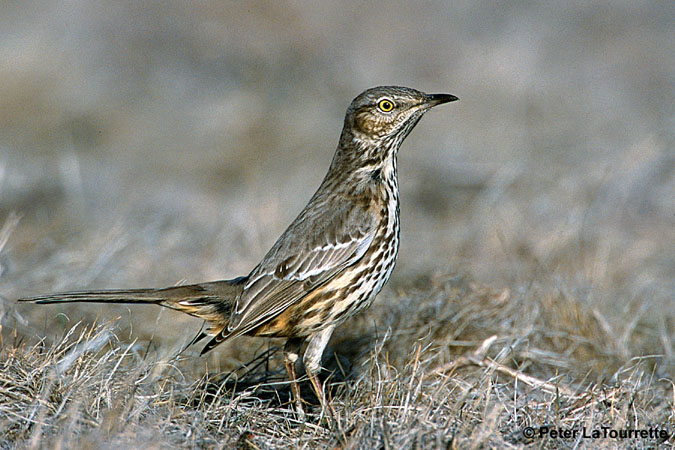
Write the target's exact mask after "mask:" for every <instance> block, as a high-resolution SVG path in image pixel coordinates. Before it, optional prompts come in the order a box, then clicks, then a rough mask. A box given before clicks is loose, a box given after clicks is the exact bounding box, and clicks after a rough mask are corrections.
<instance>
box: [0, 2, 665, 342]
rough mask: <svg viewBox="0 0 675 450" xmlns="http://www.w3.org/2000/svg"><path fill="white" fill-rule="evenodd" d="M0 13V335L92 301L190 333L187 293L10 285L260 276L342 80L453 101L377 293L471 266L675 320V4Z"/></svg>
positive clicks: (344, 101) (420, 144)
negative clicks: (112, 300)
mask: <svg viewBox="0 0 675 450" xmlns="http://www.w3.org/2000/svg"><path fill="white" fill-rule="evenodd" d="M0 9H1V10H2V14H0V295H1V296H2V297H3V298H4V299H5V300H4V301H3V303H2V308H3V312H4V315H3V324H4V327H3V332H5V333H7V332H9V331H8V330H19V334H22V333H23V334H30V335H31V336H35V335H36V332H35V330H36V329H37V330H38V331H37V334H38V335H39V334H44V333H48V332H58V331H59V330H60V329H61V328H59V326H61V327H68V326H71V325H72V324H73V323H74V322H76V321H77V320H79V319H80V318H81V317H82V316H83V315H84V316H88V317H89V318H94V317H99V318H110V317H114V316H115V315H117V316H123V317H124V320H129V319H131V320H132V324H133V323H136V330H135V331H134V336H138V335H139V334H140V335H144V334H155V333H157V334H159V335H161V334H165V335H169V336H171V335H172V331H174V330H178V331H179V333H178V334H179V335H182V334H183V330H184V326H189V327H192V328H194V329H195V331H196V330H197V329H198V328H199V321H198V320H196V319H192V318H187V317H183V316H181V315H178V314H174V313H173V312H171V311H165V312H162V313H161V314H163V317H161V318H160V319H161V320H160V321H158V323H159V324H160V325H159V326H154V327H150V326H149V325H148V324H149V323H154V321H155V319H156V318H157V315H158V314H159V311H158V310H157V309H154V308H152V307H150V308H144V307H138V308H135V309H134V312H133V317H132V314H131V312H130V310H129V308H127V307H112V306H111V307H104V308H103V312H102V309H101V307H100V306H78V307H66V308H64V307H54V306H51V307H40V308H38V307H34V306H31V305H18V306H17V305H16V304H15V303H14V299H16V298H18V297H20V296H26V295H35V294H39V293H44V292H50V291H62V290H72V289H86V288H126V287H141V286H142V287H162V286H167V285H172V284H177V283H185V282H199V281H206V280H214V279H221V278H230V277H235V276H238V275H243V274H246V273H248V272H249V271H250V270H251V268H252V267H253V266H254V265H255V264H256V263H257V262H258V261H259V260H260V258H261V257H262V256H263V255H264V254H265V252H266V250H267V249H268V248H269V247H270V246H271V245H272V244H273V242H274V240H275V239H276V238H277V237H278V235H279V234H280V233H281V232H282V231H283V230H284V228H285V227H286V226H287V225H288V224H289V223H290V221H291V220H292V219H293V218H294V217H295V215H296V214H297V213H298V212H299V211H300V210H301V209H302V207H303V206H304V204H305V203H306V201H307V200H308V199H309V197H310V196H311V194H312V193H313V192H314V190H315V189H316V187H317V186H318V184H319V183H320V181H321V179H322V178H323V176H324V174H325V171H326V170H327V168H328V165H329V163H330V160H331V158H332V155H333V152H334V149H335V146H336V145H337V140H338V136H339V133H340V130H341V126H342V120H343V117H344V112H345V109H346V108H347V106H348V105H349V103H350V101H351V100H352V98H354V97H355V96H356V95H357V94H359V93H360V92H361V91H363V90H364V89H366V88H368V87H372V86H376V85H383V84H396V85H404V86H409V87H414V88H416V89H420V90H424V91H426V92H448V93H452V94H455V95H457V96H458V97H460V99H461V101H460V102H458V103H453V104H450V105H445V106H443V107H441V108H438V109H436V110H434V111H432V112H431V113H429V114H428V115H427V116H426V117H425V118H424V120H423V121H422V122H421V123H420V124H419V125H418V126H417V128H416V129H415V131H414V132H413V133H412V135H411V136H410V137H409V138H408V139H407V141H406V142H405V143H404V145H403V148H402V149H401V152H400V153H399V176H400V186H401V201H402V208H401V214H402V227H403V229H402V233H401V234H402V245H401V250H400V254H399V262H398V265H397V269H396V270H395V271H394V275H393V278H392V281H391V283H390V284H389V285H388V286H387V288H386V289H385V291H384V292H383V294H381V295H380V297H379V298H378V301H379V302H387V301H395V295H396V292H397V291H398V290H405V289H408V288H409V286H411V285H415V286H419V285H423V284H424V283H425V281H424V280H426V279H429V278H431V277H438V276H443V275H444V274H448V273H455V272H462V273H464V274H468V275H469V276H470V277H472V278H475V279H476V280H479V281H480V282H481V283H486V284H489V285H493V286H495V287H498V288H501V287H508V288H509V289H510V290H511V292H513V293H515V294H517V293H518V292H519V291H520V290H523V289H527V286H529V285H531V284H532V283H536V282H547V283H553V284H554V285H555V286H557V287H558V288H559V289H560V290H562V291H566V292H570V293H571V295H574V296H575V297H577V298H581V299H582V300H583V301H585V302H589V303H591V304H592V305H593V308H597V309H598V310H599V311H602V312H603V313H604V314H607V315H608V317H610V318H611V317H612V313H613V311H621V314H623V315H625V312H626V311H627V310H630V309H631V308H634V309H635V314H636V315H639V316H641V317H642V316H645V317H652V319H648V320H653V321H656V322H658V323H657V324H656V326H657V327H664V326H665V327H666V328H668V329H672V327H675V322H674V321H675V319H674V317H675V314H674V309H675V306H674V305H673V303H675V302H673V301H672V299H673V294H674V292H675V285H674V283H673V280H674V279H675V270H674V269H675V251H674V247H675V227H674V225H675V224H674V222H675V218H674V206H675V202H674V201H675V176H674V172H675V152H673V137H674V136H673V135H674V130H675V115H674V114H673V104H675V101H674V100H675V99H674V98H673V97H674V96H673V93H674V92H675V90H674V87H675V86H674V74H675V57H674V50H675V49H674V48H673V42H675V4H674V3H673V2H670V1H664V2H658V1H655V2H636V1H620V0H617V1H596V2H586V1H568V2H527V1H520V2H494V1H471V2H468V1H459V2H445V1H437V2H433V1H431V2H423V3H419V2H409V1H402V0H395V1H374V2H368V3H367V5H364V3H363V2H360V1H341V2H321V3H320V4H317V2H309V1H305V2H303V1H251V2H221V1H202V2H188V1H165V2H136V1H116V2H96V1H91V0H82V1H69V2H62V1H39V2H38V1H30V0H29V1H22V2H14V1H3V2H1V7H0ZM636 305H638V306H636ZM167 317H170V319H167ZM149 321H150V322H149ZM59 324H60V325H59ZM185 324H187V325H185ZM610 326H611V322H610ZM666 348H668V347H667V346H666ZM670 348H671V349H672V346H671V347H670Z"/></svg>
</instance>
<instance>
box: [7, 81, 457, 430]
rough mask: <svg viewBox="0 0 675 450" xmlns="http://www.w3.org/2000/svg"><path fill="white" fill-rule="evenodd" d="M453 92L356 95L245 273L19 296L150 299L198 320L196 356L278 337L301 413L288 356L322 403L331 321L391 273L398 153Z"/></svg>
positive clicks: (338, 320)
mask: <svg viewBox="0 0 675 450" xmlns="http://www.w3.org/2000/svg"><path fill="white" fill-rule="evenodd" d="M456 100H459V99H458V98H457V97H456V96H454V95H451V94H426V93H424V92H421V91H418V90H415V89H411V88H407V87H401V86H378V87H374V88H370V89H367V90H365V91H364V92H362V93H361V94H359V95H358V96H357V97H356V98H354V100H353V101H352V102H351V104H350V105H349V107H348V108H347V112H346V114H345V119H344V125H343V128H342V132H341V134H340V139H339V143H338V146H337V150H336V151H335V154H334V156H333V159H332V161H331V164H330V167H329V169H328V172H327V173H326V175H325V177H324V179H323V181H322V182H321V184H320V186H319V187H318V189H317V190H316V192H315V193H314V195H313V196H312V197H311V199H310V200H309V202H308V203H307V205H306V206H305V207H304V209H303V210H302V211H301V212H300V214H299V215H298V216H297V217H296V218H295V220H293V222H292V223H291V224H290V225H289V226H288V228H287V229H286V230H285V231H284V232H283V233H282V234H281V236H280V237H279V238H278V239H277V241H276V242H275V243H274V245H273V246H272V248H271V249H270V250H269V251H268V252H267V254H266V255H265V256H264V257H263V258H262V260H261V261H260V263H259V264H258V265H257V266H255V267H254V268H253V269H252V270H251V272H250V273H249V274H248V275H245V276H240V277H237V278H234V279H229V280H220V281H211V282H205V283H198V284H191V285H182V286H174V287H168V288H162V289H157V288H149V289H114V290H88V291H73V292H64V293H54V294H47V295H40V296H36V297H28V298H22V299H19V300H18V301H20V302H31V303H37V304H50V303H69V302H94V303H126V304H140V303H144V304H147V303H150V304H156V305H160V306H163V307H167V308H171V309H174V310H178V311H182V312H184V313H187V314H189V315H191V316H194V317H198V318H200V319H203V320H204V321H205V324H206V328H204V331H202V332H200V334H198V335H197V336H196V337H195V338H194V339H193V340H192V341H191V343H190V344H195V343H197V342H199V341H201V340H202V339H203V338H206V337H210V339H209V340H208V342H207V343H206V345H205V346H204V347H203V349H202V350H201V354H202V355H203V354H204V353H206V352H208V351H210V350H212V349H213V348H215V347H216V346H217V345H219V344H221V343H222V342H224V341H226V340H228V339H233V338H235V337H237V336H242V335H248V336H263V337H276V338H285V339H286V343H285V345H284V347H283V362H284V365H285V367H286V370H287V372H288V378H289V381H290V386H291V392H292V395H293V401H294V403H295V407H296V410H297V412H298V413H299V414H300V415H301V416H302V417H304V409H303V406H302V403H303V400H302V398H301V395H300V387H299V384H298V378H297V372H296V363H297V361H298V359H299V358H300V354H301V350H302V348H303V346H305V345H306V348H305V351H304V354H303V356H302V363H303V365H304V368H305V373H306V374H307V377H308V378H309V380H310V382H311V384H312V387H313V390H314V392H315V393H316V395H317V397H318V399H319V401H320V404H321V406H322V408H325V407H327V406H328V407H330V410H331V411H333V409H332V405H330V404H328V402H327V398H326V395H325V392H324V389H323V386H322V383H321V381H320V380H319V377H318V374H319V373H320V370H321V358H322V355H323V352H324V350H325V348H326V346H327V344H328V341H329V339H330V337H331V335H332V333H333V331H334V330H335V328H336V327H337V326H338V325H340V324H342V323H343V322H345V321H346V320H347V319H349V318H350V317H352V316H354V315H355V314H357V313H358V312H360V311H362V310H364V309H366V308H367V307H368V306H370V304H371V303H372V301H373V299H374V298H375V296H376V295H377V294H378V293H379V292H380V290H381V289H382V287H383V286H384V285H385V283H386V282H387V280H388V279H389V277H390V275H391V273H392V270H393V269H394V265H395V263H396V258H397V256H398V249H399V235H400V222H399V187H398V175H397V163H396V160H397V154H398V150H399V148H400V146H401V144H402V142H403V140H404V139H405V138H406V137H407V136H408V135H409V134H410V132H411V131H412V130H413V128H414V127H415V126H416V125H417V123H418V122H419V120H420V119H421V118H422V116H423V115H424V114H425V113H426V112H427V111H429V110H430V109H431V108H433V107H434V106H437V105H440V104H443V103H448V102H454V101H456Z"/></svg>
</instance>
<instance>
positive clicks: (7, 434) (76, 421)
mask: <svg viewBox="0 0 675 450" xmlns="http://www.w3.org/2000/svg"><path fill="white" fill-rule="evenodd" d="M424 284H427V286H428V287H426V288H422V289H419V290H415V291H410V292H406V293H402V294H398V295H396V297H395V299H389V301H388V302H386V303H385V302H380V303H378V304H377V305H376V306H375V307H374V308H373V309H372V310H371V312H370V313H369V314H366V315H364V316H362V317H360V318H358V319H357V320H356V321H355V323H352V324H351V326H348V327H344V329H342V330H341V331H340V332H339V333H338V335H337V336H336V338H335V339H334V340H333V341H332V347H331V349H332V351H330V352H328V355H327V356H328V357H327V361H326V366H327V367H328V368H329V369H330V370H331V371H332V372H331V375H330V376H329V380H330V386H331V387H330V392H331V395H332V398H333V405H334V407H335V410H336V411H337V414H338V418H337V419H338V422H339V425H338V426H335V425H334V424H333V425H332V426H331V425H330V421H328V420H326V419H325V418H322V417H321V411H320V408H319V407H318V406H316V405H314V407H313V409H312V412H311V414H310V415H309V418H308V420H307V422H306V423H301V422H298V420H297V419H296V417H295V415H294V413H293V409H292V407H291V405H289V399H290V395H289V389H288V386H287V383H286V382H285V381H284V374H283V370H281V367H282V365H281V364H280V361H279V352H278V351H277V349H276V348H274V347H272V348H270V349H269V351H267V352H263V354H262V356H260V357H259V358H258V359H257V360H256V361H252V362H251V363H249V364H248V366H247V367H242V368H240V369H239V370H235V371H232V372H230V373H227V374H222V373H218V372H217V371H216V372H209V370H208V368H205V369H206V370H204V368H203V364H202V363H201V362H200V360H199V358H198V357H196V356H186V355H178V354H173V355H170V356H168V357H166V358H163V357H160V355H159V353H158V352H157V351H154V350H152V346H151V345H147V344H143V345H141V344H139V343H137V342H134V341H132V342H121V341H120V340H119V339H118V338H117V337H116V334H115V329H116V326H115V324H114V323H100V324H95V325H92V326H86V325H83V324H76V325H75V326H73V327H72V328H70V329H69V330H68V333H67V334H66V335H64V336H62V337H59V338H57V339H56V340H55V341H54V342H53V343H52V342H49V343H48V342H47V341H45V340H42V341H39V342H37V343H35V342H26V340H25V339H24V338H21V337H20V336H19V335H17V334H14V335H10V336H9V337H5V340H4V342H3V343H2V358H1V359H0V377H1V381H0V413H1V417H2V419H1V420H0V427H1V430H2V436H3V441H4V442H5V444H3V448H16V447H24V446H28V447H33V448H120V447H122V448H131V447H134V448H138V447H149V448H169V447H176V446H180V447H190V448H204V447H206V448H233V447H237V446H239V448H288V447H297V448H333V447H338V448H439V447H441V448H444V447H448V448H485V447H493V448H494V447H499V448H522V447H528V446H530V445H531V446H533V447H536V448H560V447H570V448H573V447H579V446H581V447H603V448H614V447H617V446H621V447H622V446H624V445H629V446H632V447H634V448H655V447H663V448H669V447H670V446H672V445H673V438H670V439H669V440H666V441H663V440H659V439H638V440H629V441H616V440H612V439H605V440H589V439H586V440H583V439H577V440H574V439H571V440H560V439H533V440H528V439H526V438H525V437H524V436H523V434H522V430H523V429H524V427H526V426H532V427H535V428H538V427H560V428H565V429H581V428H582V427H586V428H587V429H588V430H591V429H600V427H603V426H604V427H610V428H613V429H625V428H649V427H659V428H666V429H669V432H670V433H672V432H673V430H672V424H673V421H674V420H675V408H674V403H673V400H674V395H675V394H674V391H673V382H672V378H669V374H672V370H673V362H672V360H670V361H667V360H666V359H665V358H664V356H663V355H658V354H655V353H654V352H658V351H659V349H658V347H659V341H660V338H663V339H670V338H671V337H672V336H659V333H660V332H662V331H663V330H661V331H659V330H652V329H649V328H646V329H645V328H644V326H643V325H642V324H639V325H638V326H637V327H636V328H638V329H641V330H643V331H642V333H643V334H647V335H651V338H649V339H642V340H641V343H640V344H638V345H639V347H637V348H633V349H632V350H631V354H630V355H627V356H625V355H623V354H622V351H621V349H617V346H616V343H615V342H614V341H613V340H612V339H611V337H610V336H608V335H607V334H606V332H605V331H604V330H603V326H602V324H601V322H602V319H601V318H599V317H598V313H597V312H595V311H593V310H592V309H591V308H590V307H589V306H588V305H585V304H584V302H582V301H580V300H578V299H574V298H570V297H569V296H567V295H565V294H562V293H560V292H556V291H550V290H547V289H546V288H545V287H541V286H534V285H533V286H530V287H529V288H528V289H527V290H525V291H523V292H521V293H518V294H515V293H513V292H511V291H510V290H508V289H503V290H495V291H493V290H490V289H486V288H484V287H481V286H477V285H476V284H475V283H473V282H471V281H470V280H468V279H467V278H466V277H463V276H459V275H455V276H442V277H440V276H439V277H436V278H434V279H432V280H426V281H425V283H424ZM392 305H395V306H393V307H392ZM375 318H378V319H375ZM629 319H630V317H623V321H624V322H630V320H629ZM615 331H617V332H620V333H621V332H625V330H615ZM638 355H641V356H638ZM200 366H201V367H202V369H199V367H200ZM200 370H202V373H203V376H201V377H200V376H199V375H198V373H199V371H200ZM305 389H307V393H309V392H310V391H309V386H305Z"/></svg>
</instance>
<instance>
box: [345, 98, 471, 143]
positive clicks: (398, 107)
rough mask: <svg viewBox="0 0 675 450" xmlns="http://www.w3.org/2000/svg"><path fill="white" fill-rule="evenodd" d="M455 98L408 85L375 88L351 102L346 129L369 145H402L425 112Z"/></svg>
mask: <svg viewBox="0 0 675 450" xmlns="http://www.w3.org/2000/svg"><path fill="white" fill-rule="evenodd" d="M455 100H459V99H458V98H457V97H455V96H454V95H450V94H425V93H424V92H420V91H417V90H415V89H410V88H406V87H399V86H379V87H375V88H371V89H368V90H366V91H364V92H363V93H361V94H360V95H359V96H357V97H356V98H355V99H354V100H353V101H352V103H351V105H349V108H348V109H347V115H346V117H345V128H344V132H345V133H348V134H349V135H350V137H351V139H352V140H355V141H357V142H358V143H360V144H362V145H364V146H366V147H379V146H382V145H386V146H387V147H390V146H392V145H393V146H395V147H398V145H400V144H401V142H402V141H403V139H405V138H406V136H408V134H409V133H410V131H412V129H413V128H414V127H415V125H416V124H417V122H418V121H419V120H420V118H421V117H422V115H423V114H424V113H425V112H427V111H428V110H429V109H430V108H432V107H434V106H436V105H440V104H441V103H447V102H453V101H455Z"/></svg>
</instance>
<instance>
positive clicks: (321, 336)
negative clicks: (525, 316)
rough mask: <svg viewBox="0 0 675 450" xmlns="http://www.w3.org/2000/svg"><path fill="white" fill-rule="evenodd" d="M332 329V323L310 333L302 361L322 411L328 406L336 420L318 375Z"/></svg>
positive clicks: (333, 328)
mask: <svg viewBox="0 0 675 450" xmlns="http://www.w3.org/2000/svg"><path fill="white" fill-rule="evenodd" d="M333 330H335V326H334V325H333V326H329V327H328V328H324V329H323V330H321V331H319V332H318V333H316V334H314V335H312V337H311V338H310V339H309V343H308V344H307V350H305V354H304V356H303V357H302V362H303V364H304V365H305V371H306V372H307V376H308V377H309V381H311V382H312V387H314V391H315V392H316V396H317V397H318V398H319V401H320V402H321V409H322V411H325V410H326V408H328V412H329V413H330V415H331V416H332V417H333V419H334V420H336V421H337V416H336V415H335V411H334V410H333V405H332V404H331V403H330V402H329V401H328V400H327V399H326V394H325V392H324V390H323V386H322V385H321V381H320V380H319V376H318V375H319V372H320V371H321V357H322V356H323V351H324V350H325V349H326V345H328V341H329V339H330V336H331V334H333Z"/></svg>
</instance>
